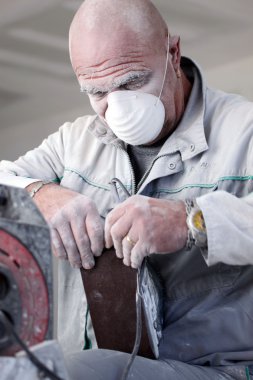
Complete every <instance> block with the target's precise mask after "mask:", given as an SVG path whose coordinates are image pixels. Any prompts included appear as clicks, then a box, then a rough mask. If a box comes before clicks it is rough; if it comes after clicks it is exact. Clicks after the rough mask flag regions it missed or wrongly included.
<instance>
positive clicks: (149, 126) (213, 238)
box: [0, 0, 253, 380]
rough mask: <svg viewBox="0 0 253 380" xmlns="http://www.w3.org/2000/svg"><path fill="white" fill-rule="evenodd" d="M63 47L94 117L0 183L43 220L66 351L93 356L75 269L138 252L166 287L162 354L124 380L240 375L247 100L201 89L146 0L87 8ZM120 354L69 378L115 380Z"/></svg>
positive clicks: (247, 358) (89, 1)
mask: <svg viewBox="0 0 253 380" xmlns="http://www.w3.org/2000/svg"><path fill="white" fill-rule="evenodd" d="M69 47H70V57H71V63H72V66H73V69H74V72H75V74H76V76H77V79H78V82H79V84H80V88H81V91H83V92H85V93H86V94H87V95H88V97H89V99H90V103H91V105H92V108H93V109H94V112H95V115H93V116H84V117H80V118H78V119H77V120H76V121H75V122H73V123H65V124H64V125H63V126H62V127H61V128H60V130H59V131H58V132H56V133H55V134H53V135H51V136H49V137H48V138H47V139H46V140H45V141H44V142H43V143H42V145H41V146H40V147H38V148H37V149H35V150H33V151H31V152H28V153H27V154H26V155H25V156H24V157H21V158H19V159H18V160H17V161H15V162H14V163H11V162H7V161H3V162H2V163H1V166H0V168H1V172H2V174H1V182H2V183H8V184H14V185H16V186H21V187H26V188H27V190H28V191H29V192H30V194H31V196H32V197H33V199H34V201H35V202H36V204H37V205H38V207H39V208H40V210H41V211H42V213H43V215H44V216H45V218H46V220H47V221H48V223H49V225H50V228H51V233H52V245H53V250H54V254H55V255H56V256H57V257H58V258H59V259H61V260H59V279H60V280H59V294H58V299H59V301H58V302H59V321H58V333H59V339H60V342H61V343H62V347H63V349H64V351H66V352H73V351H76V350H81V349H82V348H90V347H91V346H92V348H95V347H96V342H95V337H94V333H93V329H92V326H91V321H90V317H89V311H88V307H87V303H86V299H85V295H84V293H83V287H82V283H81V278H80V275H79V272H78V271H77V270H76V269H78V268H80V267H84V268H85V269H90V268H92V267H93V266H94V257H96V256H99V255H101V253H102V251H103V249H104V247H105V246H106V247H107V248H109V247H111V246H114V247H115V250H116V255H117V256H118V257H119V258H121V259H122V262H123V264H124V265H127V266H132V267H133V268H138V267H140V265H141V263H142V261H143V258H144V257H146V256H148V260H149V261H150V263H151V265H152V266H153V267H154V269H155V270H156V271H157V272H158V273H159V275H160V277H161V278H162V280H163V284H164V293H165V298H164V315H163V318H164V328H163V337H162V340H161V342H160V346H159V354H160V359H159V360H157V361H152V360H148V359H144V358H137V359H136V360H135V362H134V366H133V368H132V378H134V379H144V378H145V379H154V378H155V376H156V377H157V378H158V379H161V380H163V379H173V380H177V379H187V380H189V379H201V380H205V379H212V380H213V379H249V378H250V371H251V365H252V364H253V349H252V338H251V334H250V332H251V331H252V315H253V302H252V298H253V287H252V278H253V270H252V263H253V255H252V247H253V223H252V220H253V218H252V217H253V198H252V179H253V167H252V166H253V165H252V163H253V160H252V149H251V147H252V143H253V139H252V132H253V107H252V103H250V102H248V101H247V100H245V99H243V98H242V97H239V96H236V95H230V94H225V93H223V92H221V91H216V90H212V89H210V88H208V87H207V86H206V85H205V82H204V79H203V75H202V73H201V71H200V69H199V68H198V66H197V65H196V64H195V63H194V62H193V61H191V60H190V59H188V58H184V57H183V58H181V51H180V39H179V37H177V36H172V35H170V34H169V32H168V29H167V25H166V23H165V22H164V20H163V19H162V17H161V15H160V14H159V12H158V11H157V9H156V8H155V7H154V5H153V4H152V3H151V2H150V1H148V0H128V1H125V0H103V1H101V0H86V1H85V2H84V3H83V5H82V6H81V7H80V9H79V10H78V12H77V13H76V15H75V17H74V20H73V22H72V24H71V28H70V44H69ZM115 177H116V178H118V179H119V180H120V182H118V183H121V184H122V185H118V186H117V191H118V195H119V199H120V203H119V204H116V203H115V199H113V197H112V194H111V191H110V185H109V182H110V181H111V180H112V179H113V178H115ZM127 191H128V192H129V194H130V195H131V196H130V197H127V196H126V193H127ZM109 210H111V211H110V212H109ZM111 328H112V329H113V326H112V327H111ZM126 359H127V355H126V354H123V353H117V352H113V351H110V352H108V351H103V350H89V351H85V352H81V353H80V354H79V355H74V356H72V357H71V359H70V361H69V362H68V363H69V371H70V373H71V376H72V378H73V379H75V378H77V379H80V378H87V379H89V380H92V379H103V380H106V379H108V380H109V379H110V380H113V379H119V378H120V374H121V373H122V370H123V368H124V366H125V363H126ZM81 373H83V374H84V375H83V377H82V376H81ZM85 376H86V377H85Z"/></svg>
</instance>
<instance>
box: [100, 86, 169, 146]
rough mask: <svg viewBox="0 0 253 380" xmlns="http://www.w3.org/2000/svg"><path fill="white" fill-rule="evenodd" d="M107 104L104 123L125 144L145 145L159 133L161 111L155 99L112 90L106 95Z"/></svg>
mask: <svg viewBox="0 0 253 380" xmlns="http://www.w3.org/2000/svg"><path fill="white" fill-rule="evenodd" d="M107 102H108V108H107V111H106V113H105V120H106V122H107V124H108V125H109V127H110V128H111V129H112V131H113V132H114V133H115V135H116V136H117V137H118V138H119V139H120V140H122V141H125V142H126V143H127V144H130V145H143V144H147V143H149V142H151V141H153V140H155V139H156V137H157V136H158V135H159V133H160V132H161V130H162V127H163V124H164V119H165V109H164V105H163V104H162V102H161V100H160V99H159V98H158V97H157V96H154V95H151V94H146V93H144V92H139V91H115V92H111V93H110V94H109V95H108V97H107Z"/></svg>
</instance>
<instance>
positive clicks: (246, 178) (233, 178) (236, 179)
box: [155, 176, 253, 194]
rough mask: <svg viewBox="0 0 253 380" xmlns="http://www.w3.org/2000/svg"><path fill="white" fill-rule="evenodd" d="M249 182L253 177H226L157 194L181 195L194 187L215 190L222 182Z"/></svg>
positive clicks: (163, 190) (162, 190) (161, 191)
mask: <svg viewBox="0 0 253 380" xmlns="http://www.w3.org/2000/svg"><path fill="white" fill-rule="evenodd" d="M249 180H253V176H244V177H241V176H225V177H221V178H219V179H218V180H217V182H215V183H209V184H208V183H194V184H186V185H184V186H181V187H179V188H176V189H159V190H157V191H155V193H169V194H174V193H179V192H180V191H182V190H184V189H189V188H194V187H200V188H204V189H211V188H213V187H214V188H215V187H217V186H218V183H219V182H221V181H249Z"/></svg>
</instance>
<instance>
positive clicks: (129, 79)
mask: <svg viewBox="0 0 253 380" xmlns="http://www.w3.org/2000/svg"><path fill="white" fill-rule="evenodd" d="M151 74H152V71H151V70H146V71H136V72H131V73H129V74H126V75H125V76H124V77H123V78H119V79H117V78H115V79H114V81H113V84H112V86H113V89H114V88H117V87H122V86H125V85H126V84H128V83H133V82H144V83H146V82H147V81H148V80H149V79H150V77H151Z"/></svg>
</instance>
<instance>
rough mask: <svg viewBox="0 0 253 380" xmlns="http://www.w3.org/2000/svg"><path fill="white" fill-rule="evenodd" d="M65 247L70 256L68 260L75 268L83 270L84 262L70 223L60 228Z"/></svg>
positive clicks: (59, 231)
mask: <svg viewBox="0 0 253 380" xmlns="http://www.w3.org/2000/svg"><path fill="white" fill-rule="evenodd" d="M58 233H59V235H60V237H61V240H62V243H63V246H64V248H65V251H66V253H67V256H68V260H69V262H70V264H71V266H72V267H73V268H81V266H82V262H81V258H80V254H79V250H78V248H77V245H76V242H75V238H74V235H73V232H72V229H71V227H70V224H69V223H65V224H63V225H62V226H61V227H59V228H58Z"/></svg>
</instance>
